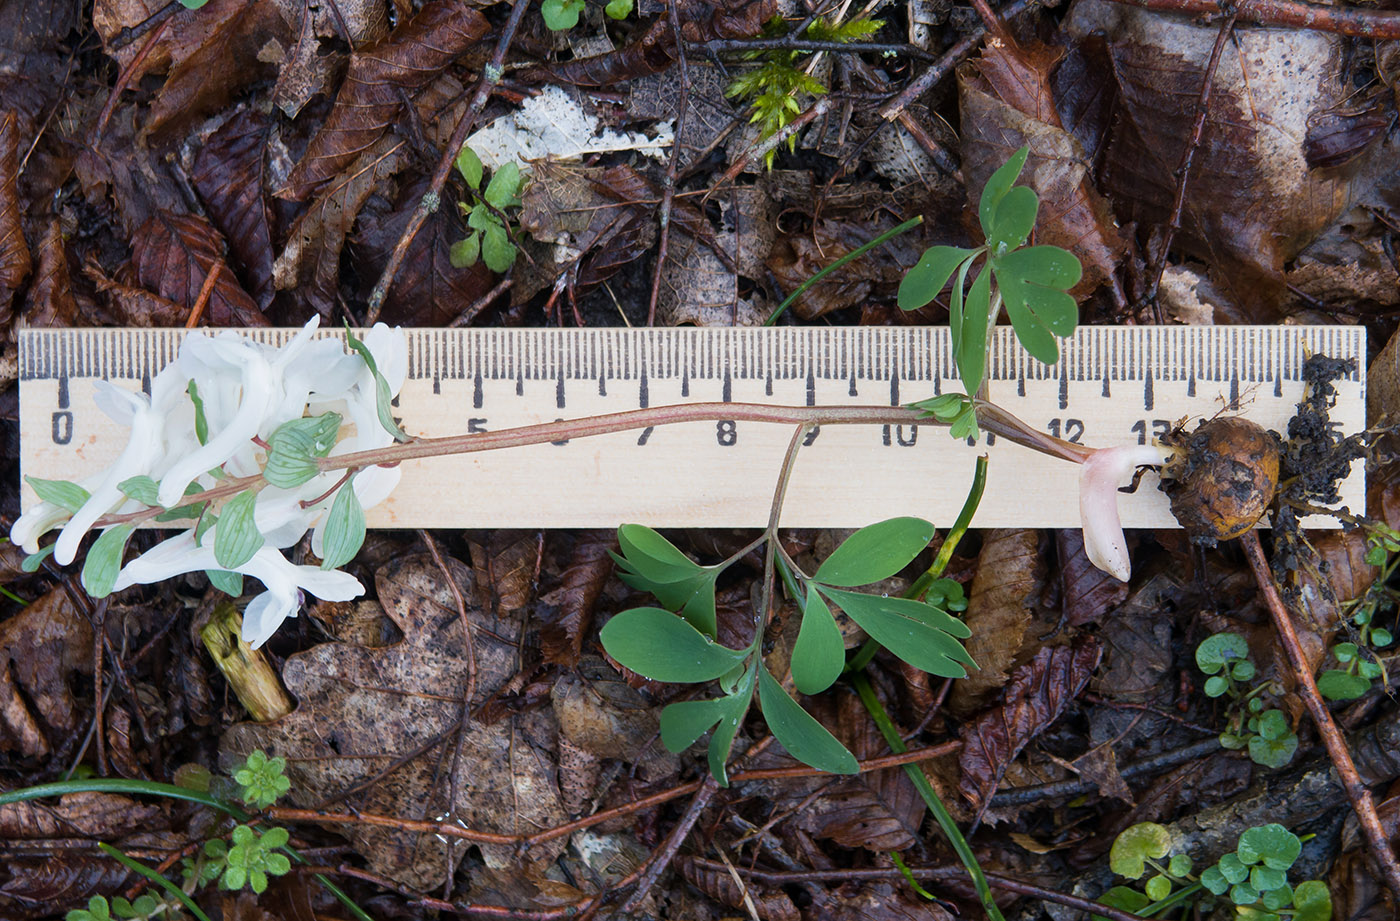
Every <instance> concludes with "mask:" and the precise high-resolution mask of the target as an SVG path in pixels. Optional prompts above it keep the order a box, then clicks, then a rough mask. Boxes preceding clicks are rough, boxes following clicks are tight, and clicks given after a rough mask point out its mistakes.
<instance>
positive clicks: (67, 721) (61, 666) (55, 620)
mask: <svg viewBox="0 0 1400 921" xmlns="http://www.w3.org/2000/svg"><path fill="white" fill-rule="evenodd" d="M91 652H92V628H91V626H89V624H88V622H87V620H86V619H84V618H83V617H81V616H79V614H78V612H77V611H76V610H74V608H73V602H72V600H71V599H69V597H68V594H67V592H65V591H64V590H63V589H61V588H55V589H53V590H51V591H49V592H48V594H46V595H43V596H42V597H40V598H38V599H36V600H35V601H32V602H30V603H29V604H28V605H27V606H26V607H24V608H23V609H22V610H21V611H20V612H19V613H18V614H15V615H14V616H13V617H11V618H9V619H8V620H6V621H4V622H3V623H0V751H15V752H18V753H19V755H20V756H22V757H26V758H33V757H39V756H42V755H47V754H48V753H49V752H50V751H51V744H52V743H55V742H57V741H59V740H61V739H62V738H64V737H66V736H67V735H68V734H69V733H72V732H74V731H76V730H77V728H78V722H79V714H78V707H77V702H76V701H75V700H74V699H73V690H72V687H71V685H70V680H71V678H72V676H73V674H74V673H75V672H78V673H82V674H90V673H91V672H92V657H91V655H90V654H91Z"/></svg>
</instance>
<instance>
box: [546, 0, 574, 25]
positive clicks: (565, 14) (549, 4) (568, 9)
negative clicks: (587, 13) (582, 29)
mask: <svg viewBox="0 0 1400 921" xmlns="http://www.w3.org/2000/svg"><path fill="white" fill-rule="evenodd" d="M582 12H583V0H544V2H543V3H541V4H540V14H541V15H542V16H543V17H544V24H545V27H546V28H548V29H549V30H550V31H551V32H561V31H563V30H565V29H572V28H573V27H574V26H576V25H578V17H579V14H581V13H582Z"/></svg>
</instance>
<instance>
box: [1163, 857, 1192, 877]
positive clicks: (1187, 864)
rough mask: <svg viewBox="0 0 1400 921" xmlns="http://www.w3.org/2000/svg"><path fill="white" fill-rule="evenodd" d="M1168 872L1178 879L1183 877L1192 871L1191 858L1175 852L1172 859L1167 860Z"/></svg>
mask: <svg viewBox="0 0 1400 921" xmlns="http://www.w3.org/2000/svg"><path fill="white" fill-rule="evenodd" d="M1167 872H1168V873H1170V874H1171V875H1172V876H1175V877H1176V878H1177V879H1183V878H1184V877H1185V876H1186V874H1188V873H1190V872H1191V858H1190V857H1188V856H1186V855H1185V854H1173V855H1172V859H1171V860H1169V861H1167Z"/></svg>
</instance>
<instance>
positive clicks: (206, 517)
mask: <svg viewBox="0 0 1400 921" xmlns="http://www.w3.org/2000/svg"><path fill="white" fill-rule="evenodd" d="M204 508H205V510H206V511H205V513H204V514H202V515H200V516H199V520H198V521H196V522H195V523H194V545H195V546H196V547H203V546H204V535H205V534H208V533H209V529H210V528H212V527H213V526H214V525H216V524H218V523H219V516H218V515H215V514H212V513H211V512H209V511H208V508H209V504H208V503H207V502H206V503H205V504H204Z"/></svg>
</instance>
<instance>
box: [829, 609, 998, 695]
mask: <svg viewBox="0 0 1400 921" xmlns="http://www.w3.org/2000/svg"><path fill="white" fill-rule="evenodd" d="M819 588H820V591H821V592H822V594H824V595H826V597H827V598H829V599H831V600H832V601H834V602H836V604H838V605H840V607H841V610H843V611H845V612H846V613H847V614H848V615H850V618H851V620H854V621H855V622H856V623H857V624H860V626H861V628H862V629H863V630H865V632H866V633H868V634H870V636H871V637H872V638H873V639H874V640H875V641H876V642H877V643H879V644H880V645H881V646H884V647H885V648H886V649H888V650H889V651H890V652H892V653H894V654H895V655H897V656H899V657H900V658H901V659H903V660H904V661H905V662H908V663H909V664H910V665H912V666H914V667H915V668H919V669H923V670H924V671H926V672H929V673H930V674H934V675H938V676H940V677H943V678H964V677H966V676H967V670H966V668H965V667H964V666H969V665H970V666H973V667H976V666H975V664H974V663H973V661H972V658H971V657H970V656H969V655H968V654H967V650H965V649H963V647H962V643H960V642H958V639H957V638H958V637H962V638H966V637H969V636H971V635H972V631H971V630H969V629H968V628H967V625H966V624H964V623H963V622H962V621H960V620H958V619H957V618H955V617H950V616H948V614H947V613H945V612H944V611H940V610H939V609H938V608H935V607H933V606H932V605H928V604H924V603H923V602H920V601H913V600H911V599H908V598H881V597H877V596H875V595H862V594H860V593H858V592H846V591H841V590H839V589H834V588H827V587H826V586H820V587H819Z"/></svg>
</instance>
